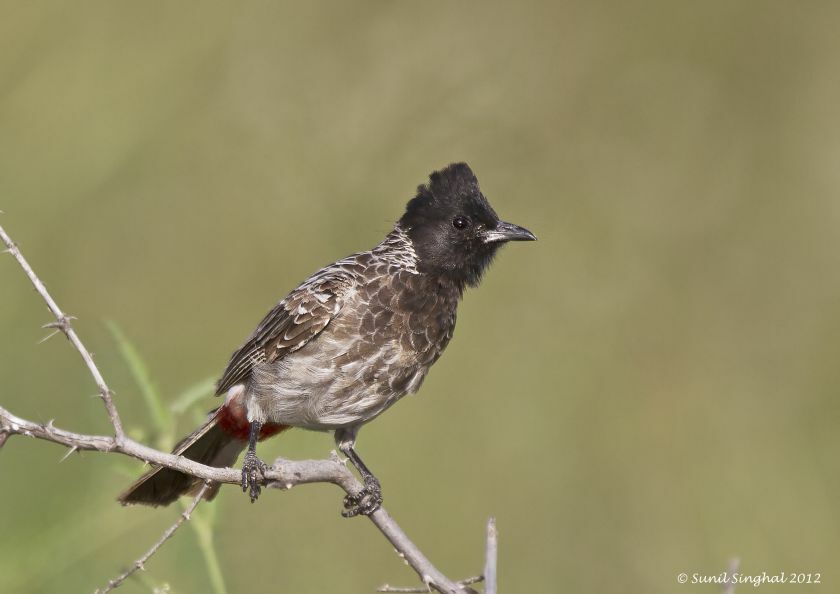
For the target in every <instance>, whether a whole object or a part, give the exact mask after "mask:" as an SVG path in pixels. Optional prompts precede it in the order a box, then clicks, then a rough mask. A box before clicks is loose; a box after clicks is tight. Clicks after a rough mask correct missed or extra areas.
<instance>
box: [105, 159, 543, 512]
mask: <svg viewBox="0 0 840 594" xmlns="http://www.w3.org/2000/svg"><path fill="white" fill-rule="evenodd" d="M534 239H536V237H534V235H533V234H532V233H531V232H530V231H528V230H527V229H524V228H522V227H518V226H516V225H513V224H511V223H505V222H503V221H501V220H499V217H498V216H497V215H496V213H495V211H494V210H493V208H492V207H491V206H490V203H489V202H488V201H487V199H486V198H485V197H484V195H483V194H482V193H481V190H480V189H479V186H478V180H477V179H476V177H475V175H474V174H473V172H472V171H471V170H470V168H469V167H468V166H467V165H466V164H464V163H455V164H452V165H450V166H448V167H446V168H445V169H443V170H441V171H437V172H435V173H432V174H431V176H430V178H429V183H428V184H426V185H422V186H420V187H419V188H418V189H417V195H416V196H415V197H414V198H413V199H412V200H411V201H409V203H408V205H407V207H406V210H405V214H403V216H402V218H400V220H399V221H398V222H397V224H396V225H395V226H394V230H393V231H391V232H390V233H389V234H388V235H387V236H386V237H385V239H384V240H383V241H382V243H380V244H379V245H377V246H376V247H374V248H373V249H371V250H370V251H367V252H361V253H358V254H355V255H352V256H349V257H347V258H344V259H343V260H339V261H338V262H336V263H334V264H331V265H329V266H327V267H325V268H323V269H321V270H319V271H318V272H316V273H315V274H314V275H312V276H311V277H310V278H309V279H308V280H306V281H305V282H304V283H303V284H301V285H300V286H299V287H298V288H297V289H295V290H294V291H292V292H291V293H290V294H289V295H288V296H287V297H286V298H285V299H283V300H282V301H280V302H279V303H278V304H277V305H276V306H275V307H274V308H273V309H272V310H271V311H270V312H268V314H267V315H266V316H265V318H263V320H262V321H261V322H260V323H259V325H258V326H257V328H256V330H254V332H253V333H252V334H251V336H250V337H249V338H248V340H247V341H246V342H245V344H244V345H242V347H240V348H239V350H237V351H236V352H235V353H234V354H233V356H232V357H231V359H230V362H229V363H228V366H227V369H226V370H225V372H224V374H223V375H222V378H221V379H220V380H219V382H218V386H217V387H218V390H217V394H218V395H223V396H224V397H225V402H224V404H223V405H222V406H220V407H219V408H217V409H216V410H214V411H213V412H212V413H211V414H210V417H209V419H208V421H207V422H206V423H205V424H204V425H203V426H201V427H199V428H198V429H197V430H195V431H194V432H193V433H191V434H190V435H188V436H187V437H186V438H184V439H183V440H182V441H181V442H180V443H179V444H178V445H177V446H176V447H175V450H174V452H173V453H175V454H178V455H181V456H185V457H187V458H189V459H191V460H195V461H197V462H201V463H202V464H208V465H210V466H217V467H227V466H231V465H232V464H233V463H234V462H235V461H236V459H237V457H238V456H239V454H240V453H241V452H242V450H243V449H246V448H247V451H246V454H245V458H244V461H243V464H242V490H243V491H246V492H248V493H249V495H250V497H251V501H252V502H253V501H254V500H256V499H257V497H258V496H259V494H260V482H262V474H263V473H264V471H265V469H266V465H265V464H264V463H263V462H262V461H261V460H260V459H259V458H257V454H256V445H257V441H260V440H262V439H265V438H266V437H269V436H272V435H275V434H277V433H280V432H281V431H285V430H286V429H288V428H290V427H302V428H304V429H314V430H322V431H334V433H335V442H336V445H337V446H338V449H339V450H340V451H341V452H342V453H343V454H345V455H346V456H347V457H348V458H349V459H350V461H351V462H352V463H353V465H354V466H355V467H356V469H357V470H358V471H359V473H360V475H361V476H362V479H363V482H364V489H363V490H362V491H361V492H360V493H359V494H358V495H356V496H348V497H346V498H345V501H344V506H345V511H344V512H343V514H344V515H345V516H348V517H349V516H355V515H357V514H360V513H361V514H365V515H367V514H370V513H373V511H375V510H376V509H377V508H378V507H379V505H380V504H381V502H382V492H381V488H380V485H379V481H378V480H377V479H376V477H374V475H373V474H372V473H371V472H370V470H368V468H367V466H365V464H364V462H363V461H362V459H361V458H360V457H359V455H358V454H357V453H356V450H355V442H356V434H357V432H358V431H359V428H360V427H361V426H362V425H364V424H365V423H367V422H368V421H371V420H373V419H375V418H376V417H378V416H379V415H380V414H382V413H383V412H384V411H385V410H386V409H387V408H388V407H389V406H391V405H392V404H394V403H395V402H396V401H397V400H399V398H400V397H401V396H403V395H405V394H409V393H412V392H416V391H417V390H418V389H419V388H420V384H422V383H423V378H425V377H426V373H427V372H428V371H429V368H430V367H431V366H432V364H433V363H434V362H435V361H437V359H438V357H440V355H441V353H442V352H443V350H444V349H445V348H446V345H447V344H449V340H450V339H451V338H452V332H453V330H454V329H455V314H456V310H457V307H458V301H459V300H460V298H461V296H462V294H463V292H464V289H465V288H466V287H468V286H470V287H474V286H476V285H478V283H479V281H480V280H481V277H482V275H483V273H484V271H485V270H486V269H487V267H488V265H489V264H490V262H491V261H492V260H493V256H494V255H495V254H496V252H497V251H498V249H499V247H500V246H502V245H503V244H505V243H506V242H508V241H533V240H534ZM201 484H202V482H201V481H200V480H199V479H196V478H194V477H191V476H188V475H186V474H183V473H181V472H178V471H177V470H173V469H170V468H164V467H160V468H155V469H152V470H151V471H149V472H148V473H146V474H145V475H143V476H142V477H141V478H140V479H139V480H138V481H137V482H135V483H134V484H133V485H132V486H131V487H129V489H128V490H126V491H125V492H124V493H123V494H122V495H120V497H119V500H120V501H121V502H122V503H123V504H134V503H139V504H145V505H154V506H157V505H168V504H170V503H172V502H173V501H175V500H176V499H177V498H178V496H180V495H183V494H186V493H190V492H195V491H196V490H197V489H198V488H199V487H200V486H201ZM218 487H219V486H218V485H216V486H215V488H214V489H213V490H212V491H210V492H209V493H208V495H207V497H208V498H212V497H213V496H215V494H216V491H217V490H218Z"/></svg>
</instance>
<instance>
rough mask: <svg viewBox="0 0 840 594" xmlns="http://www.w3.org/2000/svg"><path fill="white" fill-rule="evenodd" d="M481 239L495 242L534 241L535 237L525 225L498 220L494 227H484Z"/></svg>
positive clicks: (485, 241)
mask: <svg viewBox="0 0 840 594" xmlns="http://www.w3.org/2000/svg"><path fill="white" fill-rule="evenodd" d="M481 240H482V241H483V242H484V243H497V242H500V241H536V240H537V237H536V236H535V235H534V234H533V233H531V232H530V231H528V230H527V229H526V228H525V227H520V226H519V225H514V224H513V223H505V222H504V221H499V224H498V225H496V228H495V229H485V230H484V231H482V233H481Z"/></svg>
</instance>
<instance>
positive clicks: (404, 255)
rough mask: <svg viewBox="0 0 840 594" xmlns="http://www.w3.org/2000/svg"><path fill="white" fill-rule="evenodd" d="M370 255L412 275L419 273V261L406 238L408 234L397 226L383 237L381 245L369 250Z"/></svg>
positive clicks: (412, 244)
mask: <svg viewBox="0 0 840 594" xmlns="http://www.w3.org/2000/svg"><path fill="white" fill-rule="evenodd" d="M371 253H373V254H374V255H375V256H378V257H380V258H382V259H383V260H387V261H388V262H390V263H392V264H394V265H396V266H399V267H400V268H402V269H404V270H407V271H409V272H411V273H413V274H419V273H420V271H419V270H418V265H419V263H420V259H419V258H418V257H417V252H416V251H415V250H414V243H412V241H411V238H410V237H409V236H408V232H406V230H405V229H403V227H402V226H400V225H399V224H397V225H396V226H395V227H394V230H393V231H391V232H390V233H389V234H388V235H386V236H385V239H383V240H382V243H380V244H379V245H377V246H376V247H375V248H373V250H371Z"/></svg>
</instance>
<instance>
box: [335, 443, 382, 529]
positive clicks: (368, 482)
mask: <svg viewBox="0 0 840 594" xmlns="http://www.w3.org/2000/svg"><path fill="white" fill-rule="evenodd" d="M336 442H337V445H338V449H339V450H341V453H342V454H344V455H345V456H347V458H348V459H349V460H350V462H352V463H353V466H355V467H356V470H358V471H359V474H361V475H362V481H363V482H364V485H365V486H364V488H363V489H362V490H361V491H359V492H358V493H356V494H355V495H348V496H347V497H345V498H344V511H343V512H341V515H342V516H344V517H345V518H352V517H354V516H358V515H359V514H361V515H363V516H369V515H370V514H372V513H373V512H375V511H376V510H377V509H379V506H380V505H382V487H381V486H380V484H379V480H378V479H377V478H376V477H375V476H373V473H372V472H371V471H370V470H368V467H367V466H365V463H364V462H362V459H361V458H360V457H359V454H357V453H356V450H355V449H354V447H355V445H356V440H355V435H352V437H348V438H344V439H343V438H342V436H341V435H340V434H336Z"/></svg>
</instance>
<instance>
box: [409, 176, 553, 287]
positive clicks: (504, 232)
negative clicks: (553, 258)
mask: <svg viewBox="0 0 840 594" xmlns="http://www.w3.org/2000/svg"><path fill="white" fill-rule="evenodd" d="M399 223H400V226H402V227H403V228H404V229H406V230H407V231H408V235H409V237H410V238H411V241H412V243H413V244H414V250H415V251H416V252H417V257H418V258H419V260H420V262H419V267H420V270H421V271H422V272H429V273H432V274H440V275H442V276H445V277H448V278H450V279H451V280H453V281H455V282H457V283H458V284H460V285H461V286H464V285H470V286H475V285H477V284H478V283H479V281H480V280H481V276H482V274H483V273H484V271H485V270H486V269H487V266H488V265H489V264H490V262H491V261H492V260H493V256H494V255H495V254H496V251H497V250H498V249H499V247H501V246H502V245H503V244H504V243H506V242H508V241H533V240H535V239H536V237H534V235H533V233H531V232H530V231H528V230H527V229H523V228H522V227H518V226H516V225H512V224H511V223H505V222H503V221H500V220H499V217H498V216H497V215H496V212H495V211H494V210H493V207H492V206H490V203H489V202H488V201H487V198H485V197H484V195H483V194H482V193H481V190H480V189H479V187H478V180H477V179H476V177H475V175H474V174H473V172H472V170H471V169H470V168H469V166H468V165H467V164H466V163H454V164H452V165H450V166H449V167H447V168H446V169H443V170H441V171H436V172H434V173H432V175H431V176H429V183H428V184H426V185H424V186H420V187H419V188H417V196H415V197H414V198H413V199H412V200H411V201H410V202H409V203H408V206H407V207H406V210H405V214H404V215H403V216H402V218H401V219H400V221H399Z"/></svg>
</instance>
